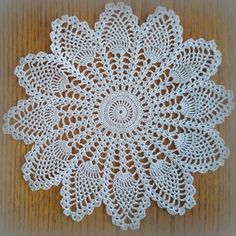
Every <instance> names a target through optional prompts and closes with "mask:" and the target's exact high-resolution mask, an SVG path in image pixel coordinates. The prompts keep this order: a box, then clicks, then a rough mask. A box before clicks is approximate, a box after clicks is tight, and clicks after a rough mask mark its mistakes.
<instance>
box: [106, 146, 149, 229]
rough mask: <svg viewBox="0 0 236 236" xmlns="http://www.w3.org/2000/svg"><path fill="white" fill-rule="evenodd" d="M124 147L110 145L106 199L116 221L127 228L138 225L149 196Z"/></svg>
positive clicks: (109, 211) (107, 207) (107, 161)
mask: <svg viewBox="0 0 236 236" xmlns="http://www.w3.org/2000/svg"><path fill="white" fill-rule="evenodd" d="M122 150H123V149H117V150H114V149H113V148H112V147H110V152H109V154H108V155H110V156H108V157H107V160H106V165H105V169H104V174H103V179H104V181H105V183H106V184H105V185H104V190H103V194H104V195H103V201H104V204H105V205H106V210H107V213H108V214H109V215H111V216H112V222H113V224H115V225H117V226H120V227H121V228H122V229H124V230H126V229H128V228H131V229H137V228H139V225H140V220H141V219H143V218H144V217H145V210H146V208H147V207H149V206H150V200H149V197H148V196H147V195H146V190H145V187H144V184H143V182H142V180H141V178H140V176H139V175H138V174H137V171H136V167H135V165H134V162H133V161H132V160H129V158H128V155H126V156H125V153H124V151H122ZM113 151H114V152H113ZM116 153H119V154H118V155H117V154H116Z"/></svg>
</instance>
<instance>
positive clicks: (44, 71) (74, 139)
mask: <svg viewBox="0 0 236 236" xmlns="http://www.w3.org/2000/svg"><path fill="white" fill-rule="evenodd" d="M52 29H53V30H52V32H51V34H50V36H51V40H52V44H51V51H52V53H51V54H46V53H43V52H39V53H38V54H36V55H34V54H28V55H27V56H26V57H25V58H22V59H21V60H20V65H19V66H17V67H16V70H15V74H16V76H17V77H18V78H19V84H20V85H21V86H23V87H24V88H25V90H26V93H27V95H28V96H29V98H28V99H24V100H20V101H19V102H18V103H17V105H16V106H14V107H12V108H10V110H9V111H8V112H7V113H6V114H5V115H4V126H3V130H4V132H5V133H7V134H11V135H12V136H13V137H14V138H15V139H21V140H23V141H24V142H25V143H26V144H34V145H33V147H32V150H31V151H30V152H28V153H27V154H26V155H25V160H26V161H25V164H24V165H23V168H22V170H23V175H24V179H25V180H26V181H27V182H28V183H29V186H30V187H31V189H32V190H38V189H45V190H46V189H49V188H50V187H52V186H53V185H59V184H62V188H61V191H60V194H61V196H62V199H61V206H62V208H63V210H64V213H65V214H66V215H68V216H69V215H70V216H71V217H72V219H73V220H75V221H80V220H82V219H83V217H84V216H85V215H88V214H91V213H92V212H93V210H94V208H95V207H98V206H100V204H101V203H102V202H103V203H104V204H105V205H106V210H107V213H108V214H109V215H111V216H112V222H113V223H114V224H115V225H117V226H120V227H121V228H122V229H127V228H131V229H137V228H139V224H140V220H141V219H143V218H144V217H145V211H146V208H148V207H149V206H150V200H153V201H155V202H156V203H157V204H158V206H159V207H162V208H165V209H166V210H167V211H168V212H169V213H170V214H173V215H174V214H180V215H182V214H184V213H185V210H186V209H190V208H192V207H193V206H194V205H195V200H194V194H195V188H194V186H193V177H192V174H191V173H193V172H200V173H205V172H207V171H208V170H216V169H217V168H218V167H219V166H222V165H223V163H224V160H225V159H226V157H227V156H228V155H229V150H228V148H227V147H226V146H225V144H224V141H223V140H222V138H221V137H220V136H219V133H218V132H217V131H216V130H215V129H214V126H215V125H216V124H220V123H222V122H223V120H224V117H226V116H228V115H229V114H230V112H231V110H232V109H233V108H234V101H233V92H232V91H229V90H225V89H224V87H223V86H219V85H216V84H215V83H214V82H213V81H212V80H210V77H211V76H213V75H214V74H215V73H216V71H217V67H218V66H219V65H220V63H221V53H220V52H219V50H218V49H217V48H216V45H215V43H214V41H205V40H204V39H198V40H193V39H190V40H187V41H185V42H183V39H182V31H183V30H182V27H181V26H180V25H179V17H178V16H176V15H175V13H174V12H173V11H172V10H166V9H165V8H163V7H158V8H157V9H156V10H155V12H154V13H153V14H152V15H150V16H149V17H148V18H147V21H146V22H145V23H143V24H142V25H141V26H139V25H138V18H137V17H136V16H135V15H133V14H132V10H131V8H130V7H129V6H126V5H124V4H123V3H118V4H107V5H106V8H105V12H104V13H102V14H101V15H100V18H99V21H98V22H97V23H96V24H95V29H94V30H92V29H90V28H89V26H88V24H87V23H86V22H81V21H79V20H78V19H77V18H76V17H75V16H72V17H69V16H62V17H61V18H60V19H56V20H55V21H53V23H52Z"/></svg>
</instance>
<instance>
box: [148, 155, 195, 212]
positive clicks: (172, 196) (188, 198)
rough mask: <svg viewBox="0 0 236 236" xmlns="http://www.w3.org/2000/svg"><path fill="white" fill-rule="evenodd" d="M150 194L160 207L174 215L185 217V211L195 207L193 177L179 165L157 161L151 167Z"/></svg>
mask: <svg viewBox="0 0 236 236" xmlns="http://www.w3.org/2000/svg"><path fill="white" fill-rule="evenodd" d="M149 171H150V177H151V178H150V179H149V181H148V193H149V194H150V196H151V198H152V199H153V200H154V201H156V202H157V204H158V206H159V207H163V208H165V209H167V211H168V212H169V213H170V214H172V215H175V214H180V215H183V214H184V213H185V209H186V208H188V209H191V208H192V207H193V206H194V205H195V200H194V197H193V195H194V194H195V188H194V187H193V177H192V176H191V174H189V173H188V172H186V171H184V170H183V169H181V168H180V167H179V166H178V165H176V164H174V163H172V162H169V161H167V160H157V161H156V162H155V163H152V164H151V165H150V170H149Z"/></svg>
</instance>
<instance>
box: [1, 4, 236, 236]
mask: <svg viewBox="0 0 236 236" xmlns="http://www.w3.org/2000/svg"><path fill="white" fill-rule="evenodd" d="M106 2H107V1H105V0H103V1H102V0H97V1H95V0H94V1H93V0H67V1H66V0H57V1H56V0H8V1H7V0H5V1H4V0H0V22H1V24H0V96H1V98H0V99H1V100H0V116H1V117H2V115H3V113H5V112H6V111H7V110H8V108H9V107H10V106H13V105H15V104H16V102H17V100H18V99H22V98H26V94H25V91H24V89H23V88H21V87H19V86H18V84H17V79H16V77H15V76H14V68H15V66H16V65H17V64H18V61H19V58H20V57H21V56H25V55H26V54H27V53H37V52H38V51H44V52H49V46H50V39H49V33H50V31H51V21H52V20H54V19H55V18H57V17H60V16H62V15H64V14H68V15H76V16H77V17H78V18H79V19H80V20H85V21H88V23H89V25H90V26H91V27H93V26H94V23H95V22H96V21H97V20H98V17H99V14H100V13H101V12H102V11H103V10H104V5H105V3H106ZM124 2H125V3H128V4H129V5H131V6H132V8H133V12H134V13H135V14H136V15H137V16H138V17H139V22H140V23H142V22H143V21H145V19H146V17H147V16H148V15H149V14H150V13H152V12H153V11H154V10H155V8H156V7H157V6H158V5H159V6H166V7H167V8H170V9H173V10H174V11H175V12H176V14H177V15H179V16H180V20H181V24H182V26H183V27H184V34H183V37H184V39H185V40H186V39H188V38H194V39H197V38H205V39H206V40H210V39H214V40H215V41H216V43H217V45H218V47H219V49H220V50H221V52H222V56H223V61H222V64H221V66H220V68H219V71H218V73H217V74H216V75H215V76H214V78H213V79H214V80H215V81H216V83H217V84H222V85H224V86H225V87H226V88H227V89H232V90H234V92H235V91H236V77H235V75H236V65H235V62H236V47H235V44H236V29H235V25H236V17H235V15H236V1H234V0H224V1H221V0H191V1H190V0H159V1H154V0H136V1H135V0H133V1H132V0H130V1H124ZM217 129H218V130H219V131H220V133H221V136H222V137H223V138H224V139H225V142H226V145H227V146H228V147H229V148H230V149H231V155H230V158H229V159H228V160H227V161H226V163H225V166H224V167H222V168H220V169H218V171H216V172H209V173H207V174H204V175H203V174H202V175H201V174H194V177H195V181H194V185H195V187H196V190H197V193H196V195H195V199H196V201H197V205H196V206H195V207H194V208H193V209H191V210H188V211H187V213H186V214H185V215H184V216H171V215H169V214H168V213H167V212H166V211H165V210H163V209H160V208H158V207H157V206H156V204H154V203H152V205H151V207H150V208H149V209H148V210H147V212H146V213H147V216H146V218H145V219H144V220H142V222H141V226H140V229H139V230H137V231H131V230H129V231H126V232H125V231H122V230H120V229H119V228H118V227H116V226H114V225H113V224H112V222H111V217H110V216H108V215H107V214H106V212H105V207H104V206H101V207H100V208H97V209H95V211H94V212H93V214H92V215H90V216H87V217H86V218H85V219H84V220H83V221H82V222H80V223H76V222H74V221H72V220H71V218H69V217H66V216H65V215H64V214H63V212H62V209H61V207H60V205H59V201H60V195H59V190H60V187H59V186H58V187H53V188H51V189H50V190H48V191H42V190H40V191H37V192H32V191H31V190H30V189H29V187H28V185H27V184H26V182H25V181H24V180H23V178H22V172H21V166H22V164H23V162H24V154H25V153H26V152H27V151H28V150H29V149H30V146H27V145H25V144H24V143H23V142H22V141H15V140H13V139H12V138H11V137H10V136H9V135H3V134H2V133H1V134H0V141H1V146H0V235H3V236H5V235H6V236H8V235H10V236H11V235H17V236H21V235H24V236H27V235H31V236H38V235H43V236H46V235H50V236H51V235H56V236H60V235H68V236H69V235H80V236H90V235H107V236H111V235H112V236H115V235H129V236H132V235H135V236H138V235H145V236H149V235H180V236H185V235H186V236H189V235H191V236H194V235H196V236H200V235H207V236H211V235H212V236H221V235H224V236H232V235H235V234H234V233H233V232H234V231H236V224H235V223H236V220H235V219H236V159H235V156H236V145H235V144H236V141H235V137H236V136H235V134H236V116H235V111H234V112H233V113H232V114H231V116H230V117H229V118H226V119H225V122H224V124H221V125H219V126H217Z"/></svg>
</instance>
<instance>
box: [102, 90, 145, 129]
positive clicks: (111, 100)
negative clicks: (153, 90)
mask: <svg viewBox="0 0 236 236" xmlns="http://www.w3.org/2000/svg"><path fill="white" fill-rule="evenodd" d="M99 119H100V121H101V123H102V125H103V126H104V127H105V128H106V129H108V130H110V131H113V132H117V133H128V132H131V131H132V130H133V129H135V128H136V127H137V126H138V124H139V122H140V120H141V119H142V106H141V104H140V102H139V100H138V98H137V97H136V96H135V95H133V94H131V93H130V92H128V91H117V92H113V93H111V94H109V95H108V96H106V97H105V98H104V99H103V100H102V102H101V106H100V109H99Z"/></svg>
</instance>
